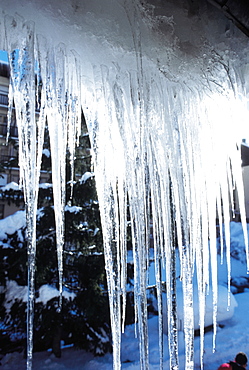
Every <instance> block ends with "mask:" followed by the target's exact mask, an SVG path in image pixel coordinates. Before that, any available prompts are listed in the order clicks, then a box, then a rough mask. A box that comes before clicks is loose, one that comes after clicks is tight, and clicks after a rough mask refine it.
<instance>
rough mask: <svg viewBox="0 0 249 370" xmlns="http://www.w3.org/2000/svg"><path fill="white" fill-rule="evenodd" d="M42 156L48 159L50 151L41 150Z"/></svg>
mask: <svg viewBox="0 0 249 370" xmlns="http://www.w3.org/2000/svg"><path fill="white" fill-rule="evenodd" d="M42 154H44V155H45V156H46V157H47V158H50V156H51V154H50V150H48V149H43V150H42Z"/></svg>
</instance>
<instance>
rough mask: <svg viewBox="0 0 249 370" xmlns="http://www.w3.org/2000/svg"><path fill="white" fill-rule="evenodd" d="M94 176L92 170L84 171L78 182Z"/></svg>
mask: <svg viewBox="0 0 249 370" xmlns="http://www.w3.org/2000/svg"><path fill="white" fill-rule="evenodd" d="M93 176H94V173H93V172H85V173H84V174H83V175H82V176H81V178H80V180H79V181H80V183H83V184H84V183H85V182H86V181H87V180H88V179H90V178H91V177H93Z"/></svg>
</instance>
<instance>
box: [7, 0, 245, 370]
mask: <svg viewBox="0 0 249 370" xmlns="http://www.w3.org/2000/svg"><path fill="white" fill-rule="evenodd" d="M186 3H187V2H185V1H184V0H181V1H180V0H178V1H176V2H175V5H173V3H172V4H171V2H168V4H166V5H165V8H157V7H156V5H155V4H156V3H155V4H154V5H153V2H151V3H148V2H143V3H142V2H140V1H138V0H134V1H127V0H112V1H107V0H103V1H100V0H94V1H91V2H89V1H82V2H81V3H80V4H79V3H78V2H77V1H73V0H71V1H57V0H56V1H54V2H53V3H52V4H51V2H49V1H48V0H45V1H44V2H43V3H42V7H41V6H40V5H39V2H33V3H30V2H28V0H25V1H23V2H22V4H20V2H18V1H15V0H9V1H8V2H5V3H4V4H1V9H2V10H1V9H0V11H1V18H0V21H1V23H0V30H1V31H2V32H0V47H1V48H2V49H5V50H7V51H8V55H9V62H10V66H11V85H10V93H9V98H10V99H9V100H10V106H9V110H10V111H11V109H13V106H12V105H13V101H14V104H15V109H16V113H17V123H18V131H19V145H20V154H19V164H20V169H21V183H22V185H23V189H24V194H25V200H26V212H27V213H26V217H27V226H28V242H29V248H28V259H29V300H28V360H27V368H28V369H31V368H32V339H33V331H32V325H33V305H34V274H35V250H36V242H35V230H36V225H35V224H36V222H35V217H36V207H37V192H38V182H39V170H40V162H41V150H42V144H43V142H42V140H43V130H44V123H45V119H46V118H47V121H48V126H49V132H50V141H51V152H52V177H53V184H54V186H53V189H54V207H55V214H56V227H57V234H56V235H57V253H58V269H59V280H60V292H62V276H63V265H62V253H63V234H64V206H65V153H66V150H67V149H69V151H70V153H71V162H72V168H73V157H74V145H75V142H77V138H78V135H79V129H80V120H81V109H82V110H83V112H84V115H85V118H86V122H87V125H88V130H89V134H90V138H91V144H92V150H93V163H94V171H95V177H96V184H97V191H98V198H99V204H100V212H101V221H102V229H103V241H104V251H105V262H106V273H107V281H108V289H109V300H110V315H111V324H112V337H113V367H114V369H115V370H117V369H120V367H121V362H120V351H121V333H122V331H123V330H124V315H123V313H124V312H125V302H126V299H125V292H126V262H127V250H126V248H127V246H126V237H127V226H128V220H127V205H129V217H130V225H131V234H132V244H133V258H134V296H135V317H136V322H137V331H138V337H139V343H140V363H141V369H149V341H148V336H149V333H148V326H147V287H148V266H149V249H150V233H151V225H152V229H153V248H154V260H155V276H156V289H157V296H158V306H159V327H160V330H159V348H160V368H161V369H162V368H163V334H162V333H163V314H162V313H163V312H162V311H163V307H165V306H164V305H163V299H162V296H163V295H162V285H163V282H166V287H167V311H168V323H167V324H168V326H169V329H168V333H169V334H168V339H169V340H168V342H169V353H170V368H171V369H174V370H176V369H179V359H178V335H177V330H178V329H177V298H176V280H177V278H178V274H179V275H180V281H181V284H182V290H183V297H184V338H185V369H186V370H192V369H193V368H194V329H193V325H194V314H195V312H194V305H193V284H194V280H195V279H197V285H198V297H199V317H200V342H201V343H200V348H201V351H200V353H201V355H200V356H201V362H202V359H203V351H204V315H205V297H206V294H207V292H208V291H209V290H210V291H211V292H212V295H213V307H214V309H213V316H214V348H215V332H216V324H215V323H216V313H217V295H218V293H217V268H218V267H217V247H216V237H217V235H216V233H217V226H216V219H218V220H219V224H220V229H221V234H223V232H224V233H225V245H226V263H227V265H228V282H229V280H230V279H229V275H230V255H229V239H230V234H229V222H230V216H231V213H232V212H233V209H232V208H233V204H234V190H235V188H236V189H237V192H238V199H239V205H240V213H241V219H242V224H243V229H244V235H245V241H246V253H247V260H248V246H247V239H248V238H247V229H246V221H245V219H246V218H245V209H244V195H243V182H242V173H241V156H240V143H241V140H242V138H243V135H244V132H243V125H244V124H245V123H246V122H248V112H247V108H248V103H247V93H248V91H247V90H248V86H247V82H246V74H247V71H248V62H247V60H246V52H245V50H246V47H248V41H247V40H246V39H245V38H243V36H241V35H240V34H239V31H238V30H236V29H235V28H234V27H233V26H232V25H231V24H229V27H228V21H226V20H224V19H223V18H222V17H221V18H219V17H218V16H217V14H216V13H212V10H211V9H210V8H209V7H208V6H207V4H205V3H203V4H202V5H200V6H201V12H200V13H199V15H198V14H195V15H193V14H192V15H189V14H187V11H186ZM36 76H37V78H38V79H39V81H41V85H40V91H38V89H37V88H36V86H35V78H36ZM37 104H38V106H39V111H40V114H39V119H37V117H36V113H35V112H36V106H37ZM222 250H223V247H222ZM178 266H179V271H178ZM228 303H229V302H228Z"/></svg>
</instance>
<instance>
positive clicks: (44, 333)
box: [0, 120, 111, 357]
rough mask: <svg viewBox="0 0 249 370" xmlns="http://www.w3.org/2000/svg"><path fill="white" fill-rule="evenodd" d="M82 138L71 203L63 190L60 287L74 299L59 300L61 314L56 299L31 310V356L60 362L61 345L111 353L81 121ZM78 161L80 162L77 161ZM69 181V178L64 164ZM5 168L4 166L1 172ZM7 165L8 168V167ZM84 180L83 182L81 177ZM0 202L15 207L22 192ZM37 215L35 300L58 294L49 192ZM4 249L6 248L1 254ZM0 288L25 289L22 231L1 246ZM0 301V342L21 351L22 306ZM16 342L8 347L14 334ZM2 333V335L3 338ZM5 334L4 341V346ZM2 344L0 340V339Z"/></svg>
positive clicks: (43, 192) (47, 165)
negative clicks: (44, 293)
mask: <svg viewBox="0 0 249 370" xmlns="http://www.w3.org/2000/svg"><path fill="white" fill-rule="evenodd" d="M83 125H84V127H83V135H82V136H81V138H80V146H79V147H78V148H77V149H76V160H75V173H76V175H77V174H78V176H75V179H74V186H73V193H72V197H71V183H68V184H67V187H66V200H67V203H68V206H66V208H65V248H64V276H63V284H64V289H65V291H67V292H70V293H74V298H73V299H69V300H68V299H63V306H62V311H61V312H59V311H58V298H57V297H55V298H52V299H50V300H48V301H47V302H39V303H36V304H35V316H34V350H35V351H36V350H45V349H47V348H49V347H50V348H51V347H52V348H53V351H54V353H55V354H56V355H57V356H58V357H59V356H60V355H61V351H60V341H61V340H64V342H65V343H66V344H69V343H72V344H74V345H75V346H77V347H80V348H85V349H87V350H91V351H93V352H94V353H95V354H97V355H102V354H104V353H105V352H107V351H110V350H111V335H110V323H109V306H108V296H107V287H106V277H105V267H104V256H103V244H102V234H101V224H100V215H99V209H98V200H97V194H96V187H95V180H94V175H93V174H92V175H91V176H90V174H91V157H90V143H89V138H88V135H87V132H86V126H85V122H84V120H83ZM43 153H44V154H43V164H42V169H43V170H45V169H46V170H47V171H48V172H49V171H51V162H50V157H49V155H48V153H49V135H48V131H47V130H46V132H45V146H44V152H43ZM78 158H79V159H78ZM67 162H68V163H67V173H68V178H69V176H70V167H69V160H68V161H67ZM7 165H8V164H6V163H5V164H4V166H5V168H6V166H7ZM10 165H11V164H10ZM86 172H87V173H88V175H89V176H86V177H82V176H81V175H82V174H83V173H86ZM1 196H2V199H5V200H8V201H9V202H13V203H15V204H17V205H20V204H21V202H22V201H23V194H22V192H21V191H5V192H2V194H1ZM38 203H39V204H38V206H39V212H38V216H37V257H36V259H37V267H36V294H37V298H38V301H39V292H40V291H39V289H40V288H41V287H42V286H45V284H49V285H50V286H51V287H57V288H58V273H57V260H56V259H57V257H56V239H55V220H54V211H53V195H52V186H42V187H41V188H40V191H39V202H38ZM6 246H9V247H8V248H6ZM0 271H1V272H0V284H1V285H2V286H4V287H6V284H7V282H9V281H10V280H11V281H16V282H17V284H18V285H20V286H23V287H25V286H26V285H27V242H26V229H25V227H23V228H21V229H19V230H17V231H16V232H15V233H14V234H13V235H6V237H5V238H4V239H3V240H2V242H1V243H0ZM2 291H3V293H2V294H1V296H0V299H1V310H0V315H1V317H0V320H1V321H2V323H3V325H4V330H2V331H1V336H2V338H4V339H5V343H8V346H3V347H2V352H3V353H4V352H6V351H9V350H10V347H13V349H15V348H17V347H18V348H22V349H23V348H24V347H25V337H26V325H25V321H26V316H25V315H26V313H25V310H26V303H25V302H22V301H21V300H16V301H15V302H14V304H12V306H11V309H10V310H9V311H8V312H7V311H6V309H5V306H6V304H5V303H6V301H4V300H5V298H6V297H5V295H6V294H5V291H4V289H3V290H2ZM14 332H18V340H17V338H16V340H15V342H14V343H13V342H11V340H10V338H11V337H13V335H12V334H13V333H14ZM4 333H5V334H4ZM6 333H8V334H9V335H8V338H9V340H8V341H7V340H6V335H7V334H6ZM0 341H1V338H0Z"/></svg>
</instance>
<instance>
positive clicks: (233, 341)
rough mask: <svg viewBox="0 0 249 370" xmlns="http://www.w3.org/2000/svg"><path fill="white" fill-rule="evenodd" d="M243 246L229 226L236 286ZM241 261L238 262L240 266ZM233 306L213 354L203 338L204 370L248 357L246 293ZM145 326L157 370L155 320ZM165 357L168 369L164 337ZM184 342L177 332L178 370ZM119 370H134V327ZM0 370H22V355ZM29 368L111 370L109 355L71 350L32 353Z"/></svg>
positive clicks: (208, 337) (236, 228)
mask: <svg viewBox="0 0 249 370" xmlns="http://www.w3.org/2000/svg"><path fill="white" fill-rule="evenodd" d="M243 245H244V242H243V234H242V230H241V225H240V224H239V223H231V250H232V255H234V256H235V257H236V258H232V259H231V263H232V277H233V278H234V279H235V280H236V282H237V285H239V284H240V281H241V283H243V281H244V279H242V278H241V277H243V276H244V277H245V276H246V265H245V263H244V246H243ZM241 261H242V262H241ZM218 275H219V284H221V285H224V286H225V285H226V281H227V271H226V264H225V263H224V264H223V265H220V264H219V274H218ZM234 297H235V299H236V302H237V306H236V307H234V315H233V316H232V318H230V319H228V320H226V321H224V322H223V323H222V324H223V325H222V327H218V331H217V337H216V350H215V352H213V334H212V332H207V333H206V334H205V353H204V370H215V369H217V368H218V366H219V365H220V364H221V363H222V362H225V361H228V360H231V359H233V358H234V357H235V355H236V353H237V352H239V351H243V352H245V353H247V354H248V355H249V315H248V306H247V304H248V302H249V290H248V288H245V289H244V292H243V293H239V294H236V295H235V296H234ZM148 325H149V343H150V369H151V370H154V369H155V370H156V369H158V368H159V350H158V325H157V317H156V316H154V317H152V318H151V319H149V321H148ZM164 344H165V346H164V347H165V353H164V368H165V369H167V370H168V369H169V355H168V351H167V345H168V344H167V335H164ZM199 348H200V344H199V337H198V336H197V337H196V338H195V366H194V369H200V359H199V357H200V351H199ZM184 358H185V356H184V338H183V332H179V361H180V370H183V369H184ZM121 360H122V369H130V370H136V369H137V370H138V369H140V364H139V349H138V341H137V339H136V338H135V334H134V325H131V326H127V327H126V330H125V333H124V334H123V337H122V355H121ZM1 362H2V366H1V368H2V369H6V370H7V369H11V370H24V369H26V362H25V360H24V358H23V355H22V354H19V353H12V354H8V355H6V356H5V357H4V358H3V359H2V361H1ZM33 368H34V369H35V370H41V369H55V370H57V369H58V370H63V369H64V370H79V369H81V370H82V369H88V370H91V369H98V370H107V369H112V355H111V354H107V355H105V356H104V357H94V356H93V355H92V354H91V353H87V352H85V351H83V350H75V349H74V348H72V347H71V348H64V349H63V350H62V357H61V359H58V358H55V357H54V355H53V354H51V352H49V351H48V352H40V353H34V360H33Z"/></svg>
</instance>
